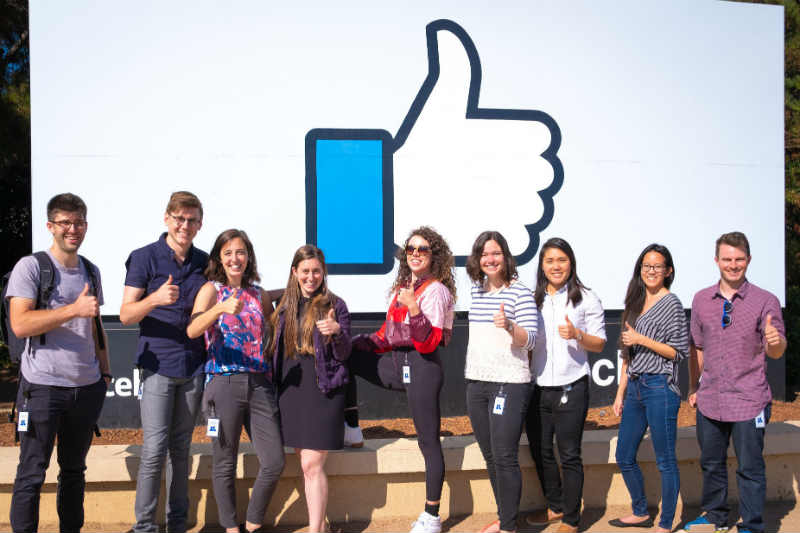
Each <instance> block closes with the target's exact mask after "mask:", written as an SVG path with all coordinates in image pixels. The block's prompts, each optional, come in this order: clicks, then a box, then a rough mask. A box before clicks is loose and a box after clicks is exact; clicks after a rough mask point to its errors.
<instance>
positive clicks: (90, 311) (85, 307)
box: [72, 283, 100, 318]
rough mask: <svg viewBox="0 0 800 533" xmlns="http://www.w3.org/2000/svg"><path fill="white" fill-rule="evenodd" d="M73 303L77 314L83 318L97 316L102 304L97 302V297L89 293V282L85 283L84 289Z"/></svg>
mask: <svg viewBox="0 0 800 533" xmlns="http://www.w3.org/2000/svg"><path fill="white" fill-rule="evenodd" d="M72 305H73V309H74V310H75V316H79V317H81V318H91V317H93V316H97V314H98V313H99V312H100V306H99V305H98V304H97V297H96V296H92V295H90V294H89V284H88V283H84V285H83V290H82V291H81V293H80V294H79V295H78V297H77V298H76V299H75V301H74V302H73V303H72Z"/></svg>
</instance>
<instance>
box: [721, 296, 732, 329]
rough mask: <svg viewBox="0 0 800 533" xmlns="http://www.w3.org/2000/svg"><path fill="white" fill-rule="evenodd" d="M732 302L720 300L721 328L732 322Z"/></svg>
mask: <svg viewBox="0 0 800 533" xmlns="http://www.w3.org/2000/svg"><path fill="white" fill-rule="evenodd" d="M732 312H733V304H732V303H731V302H729V301H728V300H725V301H723V302H722V329H725V328H727V327H728V326H730V325H731V323H732V322H733V315H732V314H731V313H732Z"/></svg>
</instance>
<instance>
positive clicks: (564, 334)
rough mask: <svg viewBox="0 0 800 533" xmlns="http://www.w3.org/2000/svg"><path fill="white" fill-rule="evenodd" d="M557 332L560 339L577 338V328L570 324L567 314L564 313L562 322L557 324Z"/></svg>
mask: <svg viewBox="0 0 800 533" xmlns="http://www.w3.org/2000/svg"><path fill="white" fill-rule="evenodd" d="M558 334H559V335H561V338H562V339H566V340H570V339H576V338H578V330H576V329H575V326H573V325H572V321H570V319H569V315H564V323H563V324H561V325H560V326H558Z"/></svg>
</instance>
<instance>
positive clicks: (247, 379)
mask: <svg viewBox="0 0 800 533" xmlns="http://www.w3.org/2000/svg"><path fill="white" fill-rule="evenodd" d="M205 398H206V400H205V404H206V412H207V414H208V415H209V417H214V418H219V436H218V437H217V438H215V439H213V441H214V444H213V450H214V469H213V480H212V485H213V487H214V497H215V498H216V500H217V509H218V511H219V523H220V525H221V526H222V527H225V528H229V527H236V526H237V524H238V523H239V522H238V521H237V520H236V458H237V455H238V453H239V438H240V436H241V434H242V426H244V428H245V430H246V431H247V434H248V435H250V440H251V441H252V442H253V447H254V448H255V450H256V455H258V463H259V469H258V475H257V476H256V480H255V482H254V483H253V492H252V493H251V495H250V502H249V503H248V505H247V521H248V522H251V523H253V524H261V523H262V522H263V521H264V514H265V513H266V511H267V506H268V505H269V501H270V499H271V498H272V493H273V492H275V486H276V485H277V484H278V479H279V478H280V476H281V472H282V471H283V465H284V454H283V442H282V441H281V430H280V425H279V422H278V406H277V402H276V400H275V389H274V388H273V385H272V383H271V382H270V381H269V380H268V379H267V377H266V376H265V375H264V374H256V373H243V374H233V375H231V376H220V375H217V376H214V378H213V379H212V380H211V381H210V382H209V383H208V386H207V390H206V394H205Z"/></svg>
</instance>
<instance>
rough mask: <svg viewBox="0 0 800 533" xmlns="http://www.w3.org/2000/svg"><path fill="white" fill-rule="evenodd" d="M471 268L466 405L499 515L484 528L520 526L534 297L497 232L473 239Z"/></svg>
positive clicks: (469, 269) (512, 528)
mask: <svg viewBox="0 0 800 533" xmlns="http://www.w3.org/2000/svg"><path fill="white" fill-rule="evenodd" d="M467 274H469V277H470V279H471V280H472V281H473V283H474V285H473V287H472V303H471V304H470V308H469V345H468V347H467V356H466V365H465V367H464V377H465V378H466V379H467V412H468V413H469V419H470V422H472V429H473V430H474V432H475V439H476V440H477V441H478V446H480V449H481V453H483V458H484V459H485V460H486V468H487V469H488V470H489V480H490V481H491V483H492V491H493V492H494V497H495V501H496V502H497V508H498V516H499V517H500V519H499V520H497V521H495V522H492V523H491V524H489V525H488V526H486V527H485V528H484V529H483V530H482V531H483V532H487V533H488V532H496V531H516V529H517V527H516V524H517V513H518V511H519V499H520V492H521V489H522V473H521V472H520V468H519V459H518V455H519V437H520V435H521V434H522V425H523V423H524V421H525V412H526V410H527V407H528V400H529V397H530V381H531V372H530V363H529V361H528V351H529V350H531V349H533V345H534V342H535V340H536V321H537V315H536V304H535V303H534V301H533V293H532V292H531V291H530V289H528V288H527V287H526V286H525V285H523V284H522V283H521V282H520V281H518V280H517V267H516V262H515V261H514V257H513V256H512V255H511V252H510V251H509V249H508V243H507V242H506V240H505V238H504V237H503V236H502V235H501V234H500V233H498V232H496V231H484V232H483V233H481V234H480V235H479V236H478V238H477V239H476V240H475V244H473V245H472V253H471V254H470V256H469V258H468V259H467Z"/></svg>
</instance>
